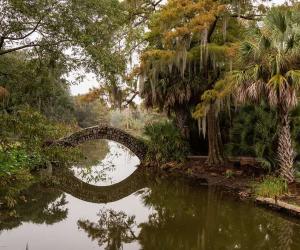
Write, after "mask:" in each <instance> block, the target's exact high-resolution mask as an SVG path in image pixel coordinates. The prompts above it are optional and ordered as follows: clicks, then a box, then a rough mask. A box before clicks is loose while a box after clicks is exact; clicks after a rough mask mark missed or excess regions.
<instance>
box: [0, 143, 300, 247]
mask: <svg viewBox="0 0 300 250" xmlns="http://www.w3.org/2000/svg"><path fill="white" fill-rule="evenodd" d="M83 151H84V153H85V155H86V159H85V160H84V161H82V162H81V163H79V164H78V165H77V166H72V167H71V168H70V170H68V171H57V170H55V171H54V172H53V173H52V177H51V184H49V182H43V183H37V184H35V185H33V186H32V187H30V188H29V189H28V190H27V191H26V192H24V200H25V201H26V202H25V201H24V203H21V204H19V205H17V207H16V214H17V216H16V217H13V218H9V219H8V218H4V219H3V218H2V219H1V224H0V250H2V249H3V250H25V249H29V250H89V249H149V250H150V249H151V250H154V249H170V250H171V249H172V250H173V249H187V250H192V249H203V250H204V249H282V250H288V249H300V223H299V221H297V220H291V219H287V218H284V217H282V216H280V215H279V214H277V213H273V212H270V211H268V210H265V209H262V208H259V207H255V206H253V205H252V204H249V203H246V202H240V201H236V200H234V199H233V198H231V197H230V196H228V195H226V194H225V193H224V192H222V190H220V189H216V188H207V187H206V186H201V185H199V184H197V183H193V184H192V183H189V182H187V180H182V179H174V178H172V179H169V178H167V177H162V176H159V177H158V176H157V175H153V174H149V173H145V172H143V171H141V170H138V168H137V165H138V163H139V160H138V159H137V157H135V156H134V155H133V154H132V153H131V152H130V151H129V150H127V149H126V148H124V147H123V146H121V145H119V144H117V143H114V142H108V141H104V140H99V141H97V142H92V143H88V144H85V145H84V146H83Z"/></svg>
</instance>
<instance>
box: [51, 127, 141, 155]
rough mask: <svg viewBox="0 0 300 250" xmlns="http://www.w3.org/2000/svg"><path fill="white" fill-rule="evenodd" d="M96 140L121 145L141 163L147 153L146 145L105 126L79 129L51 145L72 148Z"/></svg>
mask: <svg viewBox="0 0 300 250" xmlns="http://www.w3.org/2000/svg"><path fill="white" fill-rule="evenodd" d="M96 139H107V140H112V141H115V142H118V143H121V144H123V145H124V146H126V147H127V148H128V149H130V150H131V151H132V152H133V153H134V154H135V155H136V156H137V157H138V158H139V159H140V161H142V160H143V159H144V158H145V155H146V152H147V146H146V144H145V143H144V142H143V141H142V140H141V139H138V138H136V137H134V136H132V135H130V134H129V133H127V132H125V131H123V130H121V129H118V128H114V127H111V126H109V125H107V124H100V125H98V126H93V127H88V128H84V129H81V130H79V131H77V132H75V133H73V134H71V135H69V136H67V137H64V138H62V139H60V140H58V141H55V142H54V143H52V145H60V146H64V147H68V146H71V147H74V146H77V145H79V144H81V143H84V142H86V141H90V140H96Z"/></svg>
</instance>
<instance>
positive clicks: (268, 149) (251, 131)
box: [225, 104, 277, 170]
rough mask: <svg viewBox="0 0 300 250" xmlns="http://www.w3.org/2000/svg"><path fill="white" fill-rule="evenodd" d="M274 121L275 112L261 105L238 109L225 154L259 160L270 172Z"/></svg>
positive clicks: (274, 130)
mask: <svg viewBox="0 0 300 250" xmlns="http://www.w3.org/2000/svg"><path fill="white" fill-rule="evenodd" d="M276 121H277V118H276V114H275V112H274V111H272V110H270V109H269V108H267V107H266V106H265V105H263V104H262V105H260V106H251V105H248V106H244V107H242V108H240V109H239V110H238V112H237V113H236V114H234V117H233V120H232V126H231V128H230V130H229V143H228V144H227V145H225V150H226V154H227V155H230V156H253V157H256V158H259V159H260V162H261V166H262V167H264V168H267V169H269V170H270V169H271V168H272V167H274V165H275V156H274V152H276V124H277V123H276Z"/></svg>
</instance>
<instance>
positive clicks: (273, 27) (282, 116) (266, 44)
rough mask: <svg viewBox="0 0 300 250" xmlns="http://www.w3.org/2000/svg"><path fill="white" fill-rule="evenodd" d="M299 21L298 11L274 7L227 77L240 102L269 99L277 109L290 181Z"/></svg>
mask: <svg viewBox="0 0 300 250" xmlns="http://www.w3.org/2000/svg"><path fill="white" fill-rule="evenodd" d="M297 15H298V16H297ZM298 23H299V14H298V13H297V12H293V11H292V10H290V9H285V8H282V7H281V8H273V9H271V10H270V12H269V13H268V15H267V16H266V17H265V19H264V21H263V24H262V25H261V27H259V28H257V29H256V30H255V34H254V35H252V37H250V38H249V40H248V41H245V42H243V43H242V44H241V48H240V61H239V64H240V65H242V67H243V70H238V71H233V72H231V73H230V74H229V75H228V76H227V77H226V78H225V82H227V87H226V88H227V91H228V89H231V90H234V91H233V92H234V93H235V98H236V100H237V101H238V102H240V103H245V102H247V101H252V102H260V100H261V99H266V100H267V101H268V103H269V105H270V106H271V107H273V108H275V109H276V111H277V113H278V117H279V121H278V147H277V161H278V166H279V168H280V175H281V176H282V177H283V178H284V179H285V180H287V181H288V182H293V181H294V168H293V162H294V157H295V153H294V149H293V145H292V139H291V133H290V118H289V114H290V111H291V110H292V109H293V108H294V107H296V105H297V104H298V98H297V94H298V93H299V89H300V43H299V42H300V29H299V28H300V26H299V24H298ZM252 34H253V33H252ZM223 90H224V89H223Z"/></svg>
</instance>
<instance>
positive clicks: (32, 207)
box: [0, 184, 68, 230]
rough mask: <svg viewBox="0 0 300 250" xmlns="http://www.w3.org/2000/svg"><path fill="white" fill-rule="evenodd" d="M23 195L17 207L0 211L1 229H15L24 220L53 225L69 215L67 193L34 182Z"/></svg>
mask: <svg viewBox="0 0 300 250" xmlns="http://www.w3.org/2000/svg"><path fill="white" fill-rule="evenodd" d="M21 197H22V199H20V200H19V201H18V203H17V204H16V205H15V207H13V208H12V209H5V210H1V211H0V230H4V229H6V230H8V229H13V228H15V227H18V226H20V225H21V224H22V223H24V222H32V223H37V224H42V223H46V224H48V225H51V224H54V223H57V222H59V221H61V220H63V219H65V218H66V217H67V214H68V210H67V209H66V208H65V207H64V205H66V203H67V202H66V199H65V198H66V197H65V194H63V193H62V192H60V191H58V190H56V189H51V188H45V187H43V186H42V185H41V184H34V185H32V186H31V187H30V188H29V189H27V190H26V191H23V192H22V194H21ZM12 212H13V213H12Z"/></svg>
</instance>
